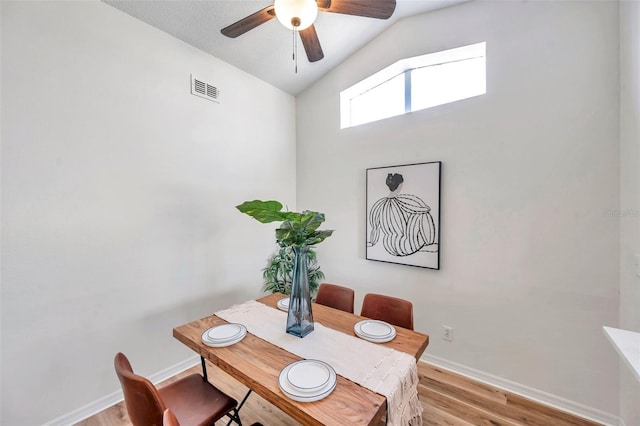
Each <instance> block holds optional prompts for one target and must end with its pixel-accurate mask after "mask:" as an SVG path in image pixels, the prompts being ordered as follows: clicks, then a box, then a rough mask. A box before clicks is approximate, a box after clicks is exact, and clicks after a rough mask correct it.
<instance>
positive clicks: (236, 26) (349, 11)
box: [220, 0, 396, 62]
mask: <svg viewBox="0 0 640 426" xmlns="http://www.w3.org/2000/svg"><path fill="white" fill-rule="evenodd" d="M395 8H396V0H275V2H274V4H273V5H272V6H267V7H265V8H264V9H261V10H259V11H257V12H255V13H253V14H251V15H249V16H247V17H245V18H242V19H240V20H239V21H237V22H234V23H233V24H231V25H229V26H228V27H225V28H223V29H222V30H220V32H221V33H222V34H224V35H225V36H227V37H231V38H236V37H238V36H240V35H242V34H244V33H246V32H247V31H249V30H252V29H253V28H255V27H257V26H258V25H261V24H264V23H265V22H267V21H270V20H271V19H273V18H276V17H277V18H278V20H279V21H280V22H281V23H282V24H283V25H284V26H285V27H287V28H289V29H293V30H294V31H296V32H298V33H299V34H300V39H301V40H302V45H303V46H304V50H305V52H306V53H307V58H308V59H309V62H316V61H319V60H320V59H322V58H324V53H323V52H322V47H321V46H320V40H319V39H318V34H317V33H316V29H315V27H314V26H313V21H314V20H315V18H316V16H317V14H318V11H321V12H333V13H342V14H346V15H354V16H363V17H366V18H377V19H388V18H389V17H391V15H392V14H393V11H394V10H395Z"/></svg>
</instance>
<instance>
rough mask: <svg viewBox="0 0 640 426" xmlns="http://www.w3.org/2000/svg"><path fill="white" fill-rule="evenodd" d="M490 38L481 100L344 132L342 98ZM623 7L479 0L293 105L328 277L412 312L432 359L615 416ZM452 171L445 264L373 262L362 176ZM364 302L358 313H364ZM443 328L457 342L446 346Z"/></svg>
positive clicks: (397, 39)
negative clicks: (412, 169) (392, 72)
mask: <svg viewBox="0 0 640 426" xmlns="http://www.w3.org/2000/svg"><path fill="white" fill-rule="evenodd" d="M482 41H486V42H487V75H488V81H487V87H488V89H487V94H486V95H484V96H480V97H477V98H473V99H469V100H465V101H460V102H456V103H452V104H449V105H444V106H440V107H436V108H432V109H428V110H424V111H420V112H416V113H412V114H408V115H405V116H400V117H394V118H390V119H387V120H383V121H380V122H377V123H371V124H368V125H363V126H360V127H356V128H351V129H346V130H340V128H339V127H340V126H339V109H338V106H339V92H340V91H341V90H343V89H345V88H347V87H349V86H350V85H352V84H354V83H356V82H357V81H359V80H361V79H363V78H365V77H367V76H369V75H370V74H372V73H374V72H376V71H378V70H379V69H382V68H384V67H385V66H387V65H389V64H391V63H393V62H394V61H396V60H398V59H400V58H403V57H410V56H415V55H420V54H424V53H429V52H435V51H439V50H443V49H448V48H453V47H458V46H462V45H466V44H472V43H477V42H482ZM618 83H619V79H618V5H617V3H615V2H562V1H556V2H527V1H512V2H503V1H497V2H481V1H476V2H471V3H466V4H463V5H460V6H454V7H451V8H448V9H444V10H441V11H437V12H434V13H430V14H425V15H422V16H418V17H413V18H409V19H405V20H403V21H401V22H399V23H397V24H396V25H395V26H393V27H392V28H391V29H390V30H388V31H387V32H385V33H384V34H382V35H381V36H380V37H379V38H377V39H376V40H374V41H373V42H372V43H370V44H369V45H367V46H366V47H365V48H363V49H362V50H360V51H359V52H357V53H356V54H355V55H353V56H352V57H351V58H349V59H348V60H347V61H345V62H344V63H343V64H341V66H339V67H338V68H337V69H335V70H333V71H332V72H330V73H329V74H328V75H327V76H326V77H325V78H324V79H322V80H321V81H319V82H318V83H317V84H315V85H314V86H313V87H311V88H309V89H308V90H306V91H305V92H304V93H303V94H301V95H300V96H298V98H297V116H298V118H297V128H298V130H297V140H298V151H297V161H298V163H297V165H298V174H297V185H298V186H297V204H298V206H300V207H304V208H310V209H317V210H319V211H323V212H325V213H326V215H327V227H329V228H334V229H336V232H335V233H334V236H332V237H331V238H330V239H328V240H327V241H326V242H324V243H323V244H321V245H320V246H319V250H318V259H319V261H320V263H321V265H322V267H323V270H324V272H325V273H326V276H327V281H329V282H335V283H341V284H344V285H348V286H352V287H354V288H355V289H356V292H357V303H356V304H357V305H359V303H360V302H361V300H362V297H363V296H364V294H365V293H367V292H381V293H387V294H392V295H396V296H398V297H403V298H407V299H410V300H412V301H413V302H414V307H415V320H416V329H417V330H419V331H423V332H426V333H428V334H429V335H430V336H431V340H430V344H429V347H428V348H427V353H428V354H432V355H435V356H438V357H442V358H444V359H447V360H450V361H453V362H456V363H459V364H462V365H465V366H468V367H471V368H474V369H477V370H480V371H483V372H486V373H489V374H492V375H495V376H499V377H501V378H504V379H507V380H511V381H514V382H517V383H520V384H522V385H525V386H528V387H531V388H533V389H537V390H540V391H544V392H548V393H550V394H553V395H556V396H558V397H561V398H566V399H568V400H570V401H573V402H576V403H578V404H584V405H586V406H588V407H593V408H595V409H598V410H603V411H604V412H605V413H614V414H617V413H618V375H617V362H618V361H617V357H616V354H615V353H614V351H613V350H612V348H611V347H610V346H609V343H608V342H607V341H606V339H605V338H604V336H603V334H602V331H601V327H602V325H606V324H617V321H618V282H619V264H618V260H619V250H620V248H619V229H618V220H617V218H616V217H612V216H611V215H610V214H608V212H609V211H613V210H616V209H618V207H619V201H620V200H619V166H620V151H619V122H618V110H619V102H618V94H619V90H618ZM422 161H442V162H443V166H442V167H443V169H442V172H443V175H442V218H441V219H442V225H441V226H442V227H441V238H442V239H441V243H442V245H441V250H442V252H441V270H440V271H435V270H426V269H420V268H415V267H408V266H402V265H393V264H387V263H379V262H373V261H367V260H365V258H364V257H365V256H364V242H365V211H364V209H365V170H366V169H367V168H368V167H376V166H388V165H398V164H409V163H415V162H422ZM358 308H359V307H358V306H356V309H358ZM443 324H446V325H449V326H452V327H453V328H454V336H455V341H454V342H453V343H447V342H445V341H443V340H442V339H440V335H441V327H442V325H443Z"/></svg>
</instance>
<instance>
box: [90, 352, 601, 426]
mask: <svg viewBox="0 0 640 426" xmlns="http://www.w3.org/2000/svg"><path fill="white" fill-rule="evenodd" d="M193 372H200V366H196V367H194V368H192V369H189V370H187V371H185V372H183V373H180V374H178V375H176V376H175V377H173V378H171V379H169V380H167V381H166V382H164V383H168V382H169V381H171V380H175V379H177V378H179V377H182V376H184V375H187V374H191V373H193ZM207 372H208V375H209V380H211V382H212V383H215V384H216V386H218V387H219V388H220V389H221V390H223V391H224V392H226V393H228V394H229V395H231V396H233V397H234V398H236V399H237V400H238V401H240V400H241V399H242V397H243V396H244V394H245V393H246V392H247V388H245V387H244V386H243V385H241V384H240V383H238V382H237V381H235V380H234V379H233V378H232V377H230V376H228V375H227V374H226V373H224V372H223V371H221V370H220V369H218V368H217V367H215V366H214V365H212V364H209V363H207ZM114 374H115V373H114ZM418 374H419V375H420V385H419V387H418V392H419V394H420V401H421V402H422V406H423V408H424V412H423V425H424V426H480V425H494V426H497V425H505V426H570V425H571V426H595V425H598V423H594V422H591V421H588V420H585V419H581V418H579V417H576V416H574V415H571V414H568V413H564V412H562V411H559V410H557V409H554V408H551V407H547V406H544V405H541V404H539V403H536V402H533V401H530V400H527V399H525V398H523V397H521V396H518V395H515V394H512V393H510V392H506V391H503V390H501V389H497V388H494V387H491V386H488V385H485V384H483V383H479V382H476V381H474V380H471V379H468V378H466V377H463V376H460V375H457V374H454V373H451V372H449V371H447V370H443V369H439V368H436V367H434V366H432V365H430V364H427V363H424V362H419V363H418ZM159 386H162V384H160V385H159ZM126 411H127V410H126V408H125V407H124V403H119V404H116V405H114V406H113V407H111V408H108V409H106V410H104V411H102V412H100V413H98V414H96V415H94V416H92V417H90V418H88V419H86V420H84V421H82V422H80V423H78V424H77V425H78V426H124V425H127V426H128V425H130V424H131V423H130V422H129V418H128V417H127V412H126ZM240 415H241V418H242V423H243V424H246V425H250V424H252V423H253V422H260V423H262V424H263V425H265V426H276V425H277V426H281V425H282V426H288V425H291V426H293V425H298V424H299V423H297V422H296V421H294V420H293V419H291V418H290V417H289V416H288V415H286V414H285V413H283V412H282V411H280V410H279V409H278V408H276V407H274V406H273V405H271V404H270V403H268V402H266V401H265V400H264V399H262V398H261V397H259V396H258V395H256V394H253V393H252V394H251V396H250V397H249V399H248V400H247V402H246V404H245V405H244V407H242V410H241V411H240ZM225 424H226V421H224V422H223V421H219V422H218V423H216V426H218V425H225ZM345 426H347V425H345Z"/></svg>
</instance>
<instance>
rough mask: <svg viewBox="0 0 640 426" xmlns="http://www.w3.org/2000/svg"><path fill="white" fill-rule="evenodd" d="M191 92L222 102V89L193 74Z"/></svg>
mask: <svg viewBox="0 0 640 426" xmlns="http://www.w3.org/2000/svg"><path fill="white" fill-rule="evenodd" d="M191 94H192V95H196V96H199V97H201V98H204V99H208V100H210V101H213V102H218V103H220V90H218V88H217V87H215V86H212V85H211V84H209V83H207V82H206V81H204V80H202V79H201V78H199V77H196V76H195V75H193V74H191Z"/></svg>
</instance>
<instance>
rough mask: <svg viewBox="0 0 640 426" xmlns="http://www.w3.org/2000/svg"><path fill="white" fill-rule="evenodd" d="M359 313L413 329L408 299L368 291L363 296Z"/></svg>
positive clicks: (411, 305)
mask: <svg viewBox="0 0 640 426" xmlns="http://www.w3.org/2000/svg"><path fill="white" fill-rule="evenodd" d="M360 315H361V316H363V317H367V318H371V319H376V320H381V321H386V322H388V323H389V324H393V325H397V326H398V327H404V328H408V329H410V330H413V304H412V303H411V302H409V301H408V300H404V299H398V298H397V297H391V296H384V295H382V294H374V293H369V294H366V295H365V296H364V300H363V301H362V310H361V311H360Z"/></svg>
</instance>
